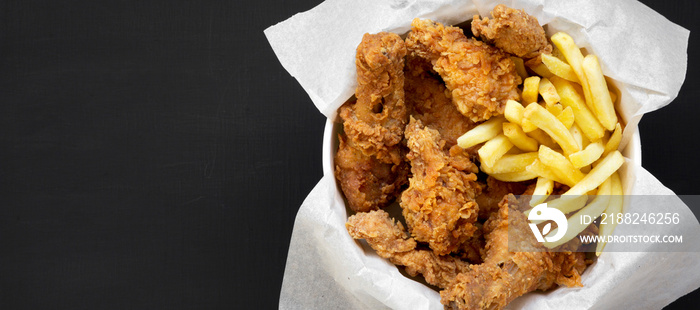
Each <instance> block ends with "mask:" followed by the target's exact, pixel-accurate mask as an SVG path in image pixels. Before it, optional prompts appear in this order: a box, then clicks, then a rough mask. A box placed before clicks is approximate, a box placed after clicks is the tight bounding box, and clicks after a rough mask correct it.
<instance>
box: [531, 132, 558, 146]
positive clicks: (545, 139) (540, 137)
mask: <svg viewBox="0 0 700 310" xmlns="http://www.w3.org/2000/svg"><path fill="white" fill-rule="evenodd" d="M523 131H525V130H524V129H523ZM526 134H527V135H528V137H530V138H533V139H535V140H537V143H539V144H541V145H546V146H547V147H549V148H550V149H556V148H558V147H559V146H558V145H557V144H556V143H555V142H554V140H552V138H551V137H550V136H549V135H547V133H546V132H544V131H542V129H539V128H536V129H535V130H533V131H530V132H526Z"/></svg>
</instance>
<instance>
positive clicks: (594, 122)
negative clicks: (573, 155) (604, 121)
mask: <svg viewBox="0 0 700 310" xmlns="http://www.w3.org/2000/svg"><path fill="white" fill-rule="evenodd" d="M549 80H550V81H551V82H552V84H554V87H555V88H556V89H557V92H558V93H559V96H560V97H561V101H560V102H561V104H562V105H563V106H565V107H571V110H573V112H574V122H575V123H576V124H578V126H579V128H581V131H582V132H583V134H584V135H586V137H587V138H588V140H589V141H598V140H599V139H600V138H602V137H603V135H604V134H605V128H603V126H602V125H600V123H599V122H598V119H597V118H596V117H595V115H593V113H592V112H591V110H589V109H588V106H586V104H585V102H584V101H583V98H581V95H579V94H578V92H577V91H576V89H575V88H574V85H573V84H571V82H569V81H567V80H564V79H562V78H558V77H552V78H551V79H549Z"/></svg>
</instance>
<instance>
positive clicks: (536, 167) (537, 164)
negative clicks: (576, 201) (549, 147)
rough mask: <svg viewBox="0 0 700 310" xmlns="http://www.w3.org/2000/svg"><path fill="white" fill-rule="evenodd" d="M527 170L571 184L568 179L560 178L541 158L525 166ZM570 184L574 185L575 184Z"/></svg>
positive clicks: (555, 180)
mask: <svg viewBox="0 0 700 310" xmlns="http://www.w3.org/2000/svg"><path fill="white" fill-rule="evenodd" d="M525 170H526V171H528V172H531V173H533V174H534V175H536V176H539V177H543V178H547V179H550V180H552V181H554V182H557V183H561V184H566V185H569V184H567V181H565V180H562V179H561V178H559V176H558V175H557V174H555V173H554V171H553V170H552V168H549V167H547V166H546V165H545V164H543V163H542V162H541V161H540V160H539V159H537V160H535V161H533V162H532V164H530V165H529V166H527V167H526V168H525ZM569 186H573V184H572V185H569Z"/></svg>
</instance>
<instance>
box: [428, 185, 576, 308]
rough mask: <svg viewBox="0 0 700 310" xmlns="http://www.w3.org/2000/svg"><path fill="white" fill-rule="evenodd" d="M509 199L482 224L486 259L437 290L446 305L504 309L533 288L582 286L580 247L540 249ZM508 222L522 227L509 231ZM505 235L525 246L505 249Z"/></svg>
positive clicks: (512, 198) (525, 221) (512, 242)
mask: <svg viewBox="0 0 700 310" xmlns="http://www.w3.org/2000/svg"><path fill="white" fill-rule="evenodd" d="M513 201H515V197H513V196H512V195H509V196H508V197H506V198H504V199H503V201H502V202H501V204H500V206H499V210H498V212H496V213H494V214H493V215H492V216H491V217H490V218H489V220H488V221H487V222H486V223H485V224H484V232H485V233H486V243H487V244H486V258H485V259H484V263H483V264H481V265H472V266H471V268H470V270H469V271H467V272H464V273H460V274H459V275H457V277H456V278H455V281H454V282H453V283H452V285H451V286H450V287H449V288H448V289H446V290H443V291H441V292H440V296H441V302H442V303H443V304H444V305H445V306H446V308H451V309H502V308H504V307H505V306H506V305H507V304H508V303H509V302H511V301H512V300H513V299H515V298H517V297H519V296H521V295H523V294H525V293H528V292H531V291H534V290H543V291H546V290H549V289H551V288H554V287H556V286H557V285H565V286H570V287H571V286H582V284H581V278H580V275H581V273H583V271H584V269H585V268H586V263H585V255H584V253H571V252H544V251H543V250H544V248H543V247H542V245H541V244H539V243H537V241H536V240H535V238H534V236H533V235H532V234H531V233H529V226H528V220H527V217H526V216H525V215H524V214H523V213H522V212H520V211H517V210H516V209H514V208H512V207H511V203H512V202H513ZM509 216H510V222H509ZM509 223H510V225H511V227H510V228H511V229H515V230H516V231H523V233H511V234H510V235H509V234H508V229H509ZM509 237H511V238H513V239H512V240H509ZM509 241H510V243H511V244H517V245H518V247H519V248H518V249H519V250H521V251H527V252H509V251H508V244H509Z"/></svg>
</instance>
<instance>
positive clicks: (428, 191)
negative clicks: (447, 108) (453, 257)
mask: <svg viewBox="0 0 700 310" xmlns="http://www.w3.org/2000/svg"><path fill="white" fill-rule="evenodd" d="M406 138H407V140H408V142H407V144H408V148H409V150H410V151H409V153H408V155H406V157H407V158H408V159H409V160H410V162H411V172H412V174H413V176H412V177H411V178H410V179H409V187H408V189H406V190H405V191H404V192H403V193H402V194H401V201H400V204H401V207H402V208H403V216H404V218H405V219H406V224H407V225H408V228H409V231H410V232H411V235H412V236H413V237H414V238H415V239H416V240H418V241H420V242H427V243H428V244H429V246H430V248H431V249H432V250H433V251H435V253H436V254H438V255H445V254H449V253H451V252H454V251H455V250H457V249H458V248H459V247H460V246H461V245H462V244H463V243H464V242H465V241H466V240H468V239H469V238H470V237H471V236H472V235H473V234H474V232H475V230H476V226H475V225H474V223H475V222H476V219H477V214H478V210H479V207H478V205H477V204H476V202H475V201H474V197H475V196H476V195H477V194H478V193H479V192H480V191H481V188H480V187H479V185H478V184H477V183H476V175H475V174H474V173H473V172H474V171H476V165H474V164H473V163H471V162H470V161H468V159H467V158H461V159H459V160H456V159H453V158H452V157H451V156H448V154H446V152H445V151H444V150H443V146H444V143H445V141H444V140H442V139H441V138H440V133H439V132H438V131H437V130H434V129H430V128H427V127H424V126H423V124H422V123H421V121H418V120H416V119H414V118H412V117H411V119H410V121H409V124H408V126H407V127H406ZM455 166H457V167H459V168H463V169H458V168H456V167H455Z"/></svg>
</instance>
